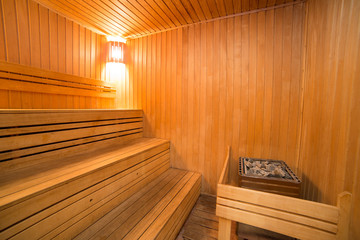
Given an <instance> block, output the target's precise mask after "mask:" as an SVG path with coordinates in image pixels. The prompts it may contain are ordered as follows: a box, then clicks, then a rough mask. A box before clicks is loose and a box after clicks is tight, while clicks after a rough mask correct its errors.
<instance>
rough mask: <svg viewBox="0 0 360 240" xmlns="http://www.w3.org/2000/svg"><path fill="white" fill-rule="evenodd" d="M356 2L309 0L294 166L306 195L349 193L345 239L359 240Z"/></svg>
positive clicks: (331, 197)
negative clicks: (297, 151) (301, 108)
mask: <svg viewBox="0 0 360 240" xmlns="http://www.w3.org/2000/svg"><path fill="white" fill-rule="evenodd" d="M359 12H360V2H359V1H353V0H342V1H309V2H308V20H307V22H308V24H307V29H308V30H307V39H306V44H307V50H306V59H305V61H306V68H305V69H306V71H305V77H304V79H305V86H304V114H303V121H302V126H301V128H302V135H301V143H302V144H301V150H300V158H299V170H300V172H301V173H302V174H301V175H300V177H302V179H303V181H304V191H303V193H304V195H305V197H306V198H307V199H311V200H315V201H320V202H324V203H330V204H335V203H336V195H337V194H338V193H339V192H341V191H343V190H346V191H349V192H352V193H353V198H352V211H351V222H350V236H349V239H359V238H360V229H359V228H358V227H357V226H359V225H360V208H359V205H360V204H359V203H360V191H359V189H360V185H359V175H360V174H359V171H360V170H359V169H360V168H359V162H360V155H359V146H360V144H359V136H360V130H359V120H360V118H359V116H360V115H359V96H358V93H359V91H360V85H359V77H358V76H359V75H358V73H359V65H360V41H359V39H360V27H359V26H360V25H359V24H360V21H359V16H360V15H359Z"/></svg>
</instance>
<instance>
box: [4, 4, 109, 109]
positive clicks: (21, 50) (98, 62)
mask: <svg viewBox="0 0 360 240" xmlns="http://www.w3.org/2000/svg"><path fill="white" fill-rule="evenodd" d="M0 26H1V27H0V60H2V61H7V62H11V63H17V64H23V65H27V66H31V67H36V68H41V69H45V70H52V71H55V72H60V73H67V74H74V75H76V76H80V77H89V78H92V79H97V80H101V81H108V80H109V79H108V78H106V76H105V75H104V74H101V72H103V71H104V69H105V68H106V65H105V58H104V57H103V55H104V54H103V53H102V51H103V47H104V46H103V45H101V44H98V42H99V43H100V42H102V41H106V40H105V36H102V35H98V34H96V33H94V32H92V31H90V30H86V31H85V29H84V28H82V27H80V26H79V25H78V24H77V23H75V22H73V21H71V20H69V19H66V18H64V17H62V16H60V15H58V14H57V13H55V12H53V11H51V10H49V9H47V8H45V7H43V6H42V5H39V4H38V3H36V2H34V1H32V0H10V1H5V0H3V1H1V17H0ZM79 29H84V34H83V35H81V32H80V31H79ZM85 32H86V34H85ZM103 39H104V40H103ZM80 41H82V42H80ZM85 66H86V68H85ZM82 69H84V70H82ZM85 69H86V71H85ZM2 84H4V85H7V84H8V83H5V82H3V83H2ZM9 88H11V86H9ZM20 88H21V87H20ZM20 88H19V90H20V91H14V90H9V89H7V90H2V92H3V94H1V98H3V99H2V100H1V108H5V109H6V108H32V109H34V108H36V109H42V108H47V109H49V108H113V107H115V101H114V98H112V99H106V98H103V97H101V96H94V95H93V96H91V95H89V97H88V104H86V105H84V104H83V98H86V96H82V97H79V96H74V94H72V93H71V90H70V91H69V90H67V91H68V92H69V93H68V94H66V93H65V94H63V93H64V92H63V93H62V95H63V96H61V95H57V94H55V92H54V91H50V93H52V94H50V93H49V94H48V93H39V91H34V92H31V91H30V92H23V91H21V89H20ZM50 88H51V87H50ZM67 91H66V90H65V92H67ZM37 92H38V93H37Z"/></svg>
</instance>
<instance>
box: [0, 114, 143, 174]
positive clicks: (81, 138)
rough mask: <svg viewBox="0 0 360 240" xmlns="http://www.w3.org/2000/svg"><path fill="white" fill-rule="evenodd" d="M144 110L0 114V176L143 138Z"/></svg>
mask: <svg viewBox="0 0 360 240" xmlns="http://www.w3.org/2000/svg"><path fill="white" fill-rule="evenodd" d="M142 116H143V113H142V111H141V110H0V172H4V171H11V170H15V169H18V168H23V167H28V166H30V165H33V164H39V163H41V161H44V159H46V160H49V159H53V158H59V157H60V156H61V157H64V156H68V155H70V154H74V153H77V152H79V151H89V150H91V149H94V148H99V147H102V146H106V145H108V144H109V143H112V142H121V141H123V142H126V141H128V140H130V139H134V138H138V137H142V132H143V122H142V121H143V120H142Z"/></svg>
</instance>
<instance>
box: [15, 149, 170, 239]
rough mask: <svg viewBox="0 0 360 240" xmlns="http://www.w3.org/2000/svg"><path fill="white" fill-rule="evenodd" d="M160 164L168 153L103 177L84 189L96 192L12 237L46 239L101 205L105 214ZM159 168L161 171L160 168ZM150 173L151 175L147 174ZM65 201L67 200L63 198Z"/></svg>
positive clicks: (160, 165) (163, 164)
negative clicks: (102, 179)
mask: <svg viewBox="0 0 360 240" xmlns="http://www.w3.org/2000/svg"><path fill="white" fill-rule="evenodd" d="M141 165H142V164H141ZM162 166H166V167H169V154H168V153H167V154H165V155H163V157H160V158H156V159H155V160H154V159H151V160H148V161H146V163H145V164H144V165H143V166H142V167H141V168H138V169H137V170H136V171H133V168H131V169H127V170H126V175H123V174H122V176H123V177H121V178H118V176H117V175H115V176H113V177H112V178H110V179H107V184H106V185H104V184H102V183H100V185H102V187H101V188H98V187H97V185H98V184H96V185H94V186H93V187H91V188H90V189H89V190H88V191H91V190H92V189H93V188H97V190H96V191H94V192H92V193H90V194H88V195H85V196H83V197H82V198H80V199H78V200H77V201H76V202H73V203H72V204H68V205H66V207H64V208H63V209H61V210H60V211H58V212H57V213H56V214H54V215H49V216H48V217H46V218H44V219H42V220H41V221H40V222H38V223H36V224H35V225H32V226H31V227H30V228H27V229H26V230H24V231H22V232H21V233H19V234H18V235H16V238H14V239H24V238H26V236H32V237H34V238H44V239H50V238H53V237H55V236H57V235H59V234H60V235H59V237H60V238H63V237H64V234H61V233H62V232H63V231H65V230H66V229H67V228H69V227H71V226H72V225H74V224H76V223H77V221H79V220H81V219H82V218H84V217H87V216H88V215H91V216H92V217H93V216H94V214H93V211H94V210H96V209H97V208H101V209H102V211H101V212H102V213H103V214H105V213H106V212H107V211H109V210H111V208H113V207H114V206H116V205H117V204H119V203H120V202H121V201H119V199H120V200H121V199H124V197H129V194H128V193H127V192H133V191H132V190H131V189H132V188H134V189H135V190H139V189H140V187H141V186H139V185H140V184H138V185H137V183H140V182H141V183H142V184H146V183H147V182H148V181H149V180H150V179H152V178H154V177H155V176H156V175H158V173H155V172H156V170H158V169H159V168H161V167H162ZM162 171H164V169H163V170H162ZM154 173H155V174H154ZM150 175H154V176H151V177H150ZM134 185H135V186H134ZM126 190H127V192H126ZM80 194H81V193H80ZM81 195H83V194H81ZM65 201H67V199H66V200H65ZM109 206H110V207H109ZM106 210H107V211H106ZM88 218H89V217H88ZM90 219H91V218H90ZM76 220H77V221H76ZM91 223H92V222H91V220H90V222H87V223H86V225H88V224H91ZM69 233H71V234H74V229H72V231H70V232H69ZM63 239H64V238H63Z"/></svg>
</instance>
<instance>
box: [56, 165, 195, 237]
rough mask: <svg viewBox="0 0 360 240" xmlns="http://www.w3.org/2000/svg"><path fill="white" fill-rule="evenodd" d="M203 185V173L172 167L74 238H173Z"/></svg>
mask: <svg viewBox="0 0 360 240" xmlns="http://www.w3.org/2000/svg"><path fill="white" fill-rule="evenodd" d="M200 185H201V175H200V174H198V173H193V172H187V171H184V170H179V169H171V168H170V169H169V170H167V171H166V172H164V173H163V174H161V175H160V176H159V177H158V178H156V179H155V180H154V181H152V182H151V183H149V184H148V185H146V186H144V188H142V189H141V191H139V192H137V193H136V194H135V195H133V196H132V197H130V198H129V199H127V200H126V201H125V202H123V203H122V204H120V205H119V206H117V207H116V208H114V209H113V210H112V211H110V212H109V213H108V214H106V215H105V216H104V217H102V218H101V219H100V220H98V221H97V222H95V223H94V224H92V225H91V226H90V227H88V228H87V229H86V230H85V231H83V232H82V233H80V234H79V235H78V236H76V237H75V239H105V238H106V239H174V238H175V237H176V235H177V234H178V232H179V231H180V229H181V227H182V225H183V223H184V222H185V220H186V217H187V216H188V214H189V213H190V211H191V209H192V207H193V206H194V204H195V202H196V200H197V198H198V197H199V194H200ZM63 237H64V236H63Z"/></svg>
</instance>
